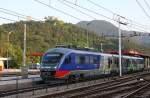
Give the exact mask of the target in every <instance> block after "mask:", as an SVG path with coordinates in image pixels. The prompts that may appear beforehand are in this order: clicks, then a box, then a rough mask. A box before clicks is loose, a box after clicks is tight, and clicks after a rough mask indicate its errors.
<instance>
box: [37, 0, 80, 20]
mask: <svg viewBox="0 0 150 98" xmlns="http://www.w3.org/2000/svg"><path fill="white" fill-rule="evenodd" d="M34 1H35V2H38V3H40V4H42V5H44V6H47V7H49V8H51V9H54V10H56V11H58V12H60V13H63V14H64V15H68V16H70V17H72V18H74V19H77V20H80V21H82V19H80V18H78V17H75V16H73V15H71V14H69V13H66V12H64V11H62V10H59V9H57V8H55V7H53V6H51V5H48V4H46V3H44V2H42V1H40V0H34Z"/></svg>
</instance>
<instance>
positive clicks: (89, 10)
mask: <svg viewBox="0 0 150 98" xmlns="http://www.w3.org/2000/svg"><path fill="white" fill-rule="evenodd" d="M63 1H64V2H66V3H68V4H71V5H75V6H77V7H79V8H82V9H84V10H86V11H88V12H92V13H94V14H96V15H99V16H102V17H104V18H106V19H109V20H113V21H116V20H114V19H113V18H110V17H108V16H105V15H103V14H100V13H98V12H96V11H93V10H91V9H88V8H85V7H82V6H79V5H78V4H74V3H72V2H70V1H67V0H63Z"/></svg>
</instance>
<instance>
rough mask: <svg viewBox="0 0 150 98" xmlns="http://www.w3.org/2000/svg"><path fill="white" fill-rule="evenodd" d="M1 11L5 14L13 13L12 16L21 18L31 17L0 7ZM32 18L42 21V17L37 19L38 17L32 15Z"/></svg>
mask: <svg viewBox="0 0 150 98" xmlns="http://www.w3.org/2000/svg"><path fill="white" fill-rule="evenodd" d="M0 12H2V13H5V14H9V15H12V16H16V17H20V18H23V19H27V17H29V16H27V15H24V14H20V13H18V12H15V11H12V10H8V9H5V8H0ZM32 19H33V20H36V21H40V19H37V18H33V17H32Z"/></svg>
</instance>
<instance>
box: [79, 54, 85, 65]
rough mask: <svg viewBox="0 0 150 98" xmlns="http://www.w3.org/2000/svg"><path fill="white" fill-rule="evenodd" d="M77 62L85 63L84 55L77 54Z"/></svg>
mask: <svg viewBox="0 0 150 98" xmlns="http://www.w3.org/2000/svg"><path fill="white" fill-rule="evenodd" d="M79 64H85V56H83V55H80V56H79Z"/></svg>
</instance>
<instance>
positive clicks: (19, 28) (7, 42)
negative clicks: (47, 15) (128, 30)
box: [0, 19, 149, 67]
mask: <svg viewBox="0 0 150 98" xmlns="http://www.w3.org/2000/svg"><path fill="white" fill-rule="evenodd" d="M24 23H26V24H27V64H29V63H31V61H33V60H34V62H39V58H31V57H30V54H31V53H33V52H45V51H46V50H48V49H49V48H53V47H55V46H56V45H76V46H78V47H87V46H89V47H93V48H95V49H96V50H98V51H100V44H101V43H103V50H104V51H109V50H118V40H117V39H116V40H115V39H107V38H105V37H104V36H100V35H98V34H97V33H95V32H90V31H87V30H86V29H83V28H80V27H79V26H76V25H74V24H71V23H64V22H63V21H58V20H49V19H47V20H45V21H20V22H16V23H9V24H3V25H1V26H0V46H1V47H0V56H1V57H7V55H8V56H9V57H11V58H12V60H13V61H11V62H10V64H9V65H11V66H12V67H20V66H21V65H22V53H23V34H24V33H23V32H24ZM9 32H11V33H10V34H9ZM87 32H88V36H89V45H87ZM8 36H9V39H8ZM123 49H125V50H127V49H129V50H130V49H136V50H140V49H144V51H146V52H147V53H149V49H148V48H144V47H142V46H139V45H136V44H134V43H133V42H132V41H128V40H123Z"/></svg>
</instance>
